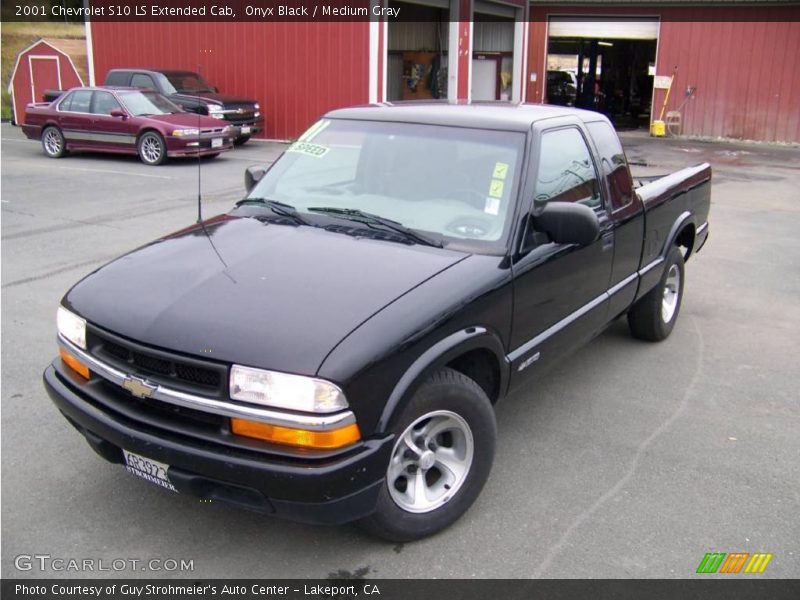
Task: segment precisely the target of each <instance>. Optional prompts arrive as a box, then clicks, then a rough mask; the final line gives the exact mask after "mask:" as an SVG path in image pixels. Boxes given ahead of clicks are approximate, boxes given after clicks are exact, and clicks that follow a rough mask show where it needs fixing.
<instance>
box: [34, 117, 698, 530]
mask: <svg viewBox="0 0 800 600" xmlns="http://www.w3.org/2000/svg"><path fill="white" fill-rule="evenodd" d="M246 181H247V182H248V188H250V189H249V194H248V195H247V197H246V198H245V199H244V200H242V201H240V202H239V203H238V204H237V206H236V207H235V208H234V209H233V210H232V211H231V212H229V213H228V214H225V215H220V216H218V217H215V218H212V219H209V220H206V221H204V222H202V223H198V224H196V225H194V226H192V227H189V228H187V229H184V230H182V231H179V232H177V233H175V234H172V235H170V236H167V237H165V238H163V239H159V240H157V241H155V242H153V243H152V244H149V245H147V246H144V247H142V248H139V249H138V250H135V251H133V252H131V253H130V254H127V255H125V256H123V257H121V258H119V259H117V260H115V261H113V262H111V263H109V264H107V265H105V266H103V267H101V268H99V269H98V270H97V271H95V272H94V273H92V274H91V275H89V276H88V277H86V278H85V279H83V280H82V281H80V282H79V283H78V284H77V285H75V286H74V287H73V288H72V289H71V290H70V291H69V292H68V293H67V295H66V296H65V297H64V299H63V301H62V305H61V307H60V308H59V309H58V343H59V346H60V359H59V360H56V361H54V362H53V363H52V365H50V366H49V367H47V370H46V371H45V373H44V381H45V385H46V387H47V390H48V392H49V393H50V396H51V397H52V399H53V401H54V402H55V404H56V406H58V408H59V410H60V411H61V412H62V413H63V414H64V416H65V417H66V418H67V419H68V420H69V421H70V423H72V424H73V425H74V426H75V427H76V428H77V429H78V430H79V431H80V432H81V433H82V434H83V435H84V436H85V437H86V439H87V440H88V442H89V444H90V445H91V446H92V447H93V448H94V449H95V450H96V451H97V452H98V453H99V454H100V455H101V456H103V457H104V458H106V459H107V460H109V461H112V462H116V463H122V464H125V465H126V467H127V468H128V470H129V471H131V472H132V473H134V474H137V475H140V476H142V477H144V478H146V479H149V480H150V481H154V482H157V483H159V484H160V485H162V487H164V488H167V489H174V490H176V491H179V492H186V493H190V494H195V495H197V496H200V497H201V498H207V499H215V500H222V501H227V502H231V503H234V504H238V505H241V506H245V507H248V508H252V509H256V510H260V511H264V512H266V513H272V514H276V515H280V516H285V517H288V518H291V519H297V520H304V521H311V522H325V523H344V522H348V521H354V520H358V521H360V523H361V524H363V525H364V526H365V527H366V528H367V529H368V530H370V531H372V532H373V533H375V534H377V535H379V536H382V537H384V538H387V539H391V540H401V541H402V540H413V539H417V538H421V537H423V536H426V535H430V534H432V533H434V532H436V531H439V530H441V529H442V528H444V527H446V526H447V525H449V524H451V523H453V522H454V521H455V520H456V519H458V517H459V516H460V515H461V514H463V513H464V511H466V510H467V508H468V507H469V506H470V505H471V504H472V503H473V501H474V500H475V498H476V497H477V496H478V494H479V493H480V490H481V488H482V487H483V485H484V483H485V481H486V479H487V477H488V475H489V470H490V468H491V465H492V459H493V456H494V447H495V437H496V427H495V417H494V410H493V406H494V405H495V403H496V402H497V401H498V399H500V398H501V397H503V396H504V395H506V394H507V393H508V392H509V390H511V389H513V388H516V387H519V386H524V385H526V384H530V382H531V380H532V379H534V378H536V377H537V375H539V374H540V373H541V372H542V371H543V370H544V369H545V368H547V366H548V365H551V364H552V363H553V362H554V361H556V360H558V359H559V358H561V357H563V356H564V355H565V354H567V353H568V352H570V351H571V350H573V349H575V348H576V347H578V346H579V345H581V344H583V343H585V342H587V341H588V340H589V339H591V338H592V337H593V336H595V335H597V334H598V333H599V332H600V331H602V330H603V328H604V327H606V326H607V325H608V324H609V323H610V322H611V321H613V320H614V319H616V318H617V317H619V316H620V315H623V314H627V318H628V322H629V323H630V328H631V330H632V332H633V334H634V335H635V336H636V337H639V338H643V339H646V340H653V341H658V340H662V339H664V338H666V337H667V336H668V335H669V334H670V331H671V330H672V328H673V326H674V325H675V322H676V320H677V317H678V311H679V309H680V305H681V298H682V296H683V291H684V282H685V277H684V262H685V261H686V259H688V258H689V257H690V256H691V255H692V254H693V253H695V252H697V251H698V250H699V249H700V248H701V247H702V245H703V243H704V242H705V240H706V238H707V236H708V213H709V204H710V181H711V169H710V167H709V166H708V165H700V166H696V167H692V168H687V169H684V170H682V171H679V172H677V173H674V174H672V175H668V176H666V177H662V178H658V179H655V180H653V181H651V182H649V183H646V184H645V185H643V186H641V187H639V188H638V189H635V188H634V184H633V181H632V178H631V175H630V172H629V170H628V165H627V162H626V159H625V155H624V153H623V150H622V147H621V146H620V143H619V140H618V138H617V136H616V133H615V132H614V130H613V128H612V127H611V125H610V123H609V122H608V120H607V119H605V118H604V117H603V116H601V115H599V114H597V113H593V112H584V111H579V110H575V109H564V108H559V107H549V106H534V105H516V106H511V105H448V104H416V105H405V106H389V105H384V106H368V107H357V108H349V109H342V110H336V111H333V112H331V113H329V114H327V115H326V116H325V117H324V118H322V119H321V120H320V121H319V122H317V123H316V124H315V125H314V126H313V127H311V129H309V130H308V131H307V132H306V133H305V134H304V135H303V136H302V138H301V139H300V140H298V141H297V142H296V143H295V144H293V145H292V146H290V147H289V148H288V149H287V151H286V152H285V153H284V154H283V156H282V157H281V158H280V159H279V160H278V161H277V162H275V164H273V165H272V167H271V168H270V169H269V170H267V171H266V172H265V170H264V169H256V168H251V169H249V170H248V172H247V173H246Z"/></svg>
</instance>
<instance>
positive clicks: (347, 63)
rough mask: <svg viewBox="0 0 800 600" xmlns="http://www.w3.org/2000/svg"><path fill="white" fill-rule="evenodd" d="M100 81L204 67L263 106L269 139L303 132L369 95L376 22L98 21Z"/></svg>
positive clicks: (225, 88)
mask: <svg viewBox="0 0 800 600" xmlns="http://www.w3.org/2000/svg"><path fill="white" fill-rule="evenodd" d="M92 39H93V44H92V46H93V55H94V72H95V80H96V83H98V84H101V83H102V82H103V81H104V80H105V76H106V73H107V72H108V70H109V69H112V68H115V67H118V68H122V67H140V68H147V67H158V68H179V69H188V70H192V71H196V70H198V68H200V70H201V72H202V73H203V75H204V77H205V78H206V79H207V80H208V81H209V82H210V83H211V84H212V85H215V86H217V87H218V88H219V89H220V91H221V92H222V93H229V94H235V95H241V96H246V97H248V98H253V99H255V100H257V101H258V102H259V103H260V104H261V110H262V112H263V113H264V114H265V117H266V132H265V133H264V134H262V137H266V138H271V139H290V138H293V137H297V136H298V135H299V134H300V133H302V132H303V131H304V130H305V129H306V128H307V127H308V126H309V125H311V123H313V122H314V121H315V120H316V119H317V118H318V117H319V116H320V115H321V114H322V113H324V112H326V111H328V110H330V109H332V108H337V107H341V106H346V105H350V104H361V103H365V102H367V101H368V96H369V94H368V92H369V90H368V87H369V71H368V69H369V24H368V23H325V22H317V23H280V24H275V23H256V22H245V23H217V22H208V23H156V22H153V23H111V22H95V23H93V24H92Z"/></svg>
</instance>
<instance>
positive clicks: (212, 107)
mask: <svg viewBox="0 0 800 600" xmlns="http://www.w3.org/2000/svg"><path fill="white" fill-rule="evenodd" d="M208 116H209V117H211V118H212V119H224V118H225V115H223V114H222V107H221V106H220V105H219V104H209V105H208Z"/></svg>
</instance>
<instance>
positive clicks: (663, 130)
mask: <svg viewBox="0 0 800 600" xmlns="http://www.w3.org/2000/svg"><path fill="white" fill-rule="evenodd" d="M666 134H667V126H666V124H665V123H664V121H653V124H652V125H650V135H652V136H653V137H664V136H665V135H666Z"/></svg>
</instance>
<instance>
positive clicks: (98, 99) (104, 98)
mask: <svg viewBox="0 0 800 600" xmlns="http://www.w3.org/2000/svg"><path fill="white" fill-rule="evenodd" d="M121 108H122V107H121V106H120V105H119V102H117V99H116V98H114V96H113V95H112V94H109V93H108V92H95V93H94V102H93V104H92V113H94V114H96V115H110V114H111V111H112V110H116V109H121Z"/></svg>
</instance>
